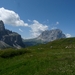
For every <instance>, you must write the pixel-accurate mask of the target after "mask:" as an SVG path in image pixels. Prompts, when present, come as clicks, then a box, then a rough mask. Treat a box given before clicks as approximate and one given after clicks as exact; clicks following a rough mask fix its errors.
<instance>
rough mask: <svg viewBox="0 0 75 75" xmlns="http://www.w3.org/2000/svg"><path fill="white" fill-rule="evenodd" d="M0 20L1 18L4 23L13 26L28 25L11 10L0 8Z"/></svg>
mask: <svg viewBox="0 0 75 75" xmlns="http://www.w3.org/2000/svg"><path fill="white" fill-rule="evenodd" d="M0 20H3V21H4V23H5V24H8V25H14V26H28V24H27V23H25V22H24V21H23V20H21V19H20V17H19V15H18V14H17V13H15V12H14V11H12V10H8V9H5V8H3V7H2V8H0Z"/></svg>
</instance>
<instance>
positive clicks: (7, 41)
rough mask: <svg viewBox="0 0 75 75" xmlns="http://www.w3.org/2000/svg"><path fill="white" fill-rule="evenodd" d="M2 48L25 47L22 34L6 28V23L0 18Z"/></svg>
mask: <svg viewBox="0 0 75 75" xmlns="http://www.w3.org/2000/svg"><path fill="white" fill-rule="evenodd" d="M0 43H1V44H0V48H2V47H4V48H6V47H16V48H21V47H24V46H25V45H24V43H23V42H22V38H21V35H19V34H18V33H16V32H12V31H10V30H7V29H5V26H4V23H3V21H2V20H0Z"/></svg>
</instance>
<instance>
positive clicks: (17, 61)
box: [0, 38, 75, 75]
mask: <svg viewBox="0 0 75 75" xmlns="http://www.w3.org/2000/svg"><path fill="white" fill-rule="evenodd" d="M67 40H69V41H72V40H73V42H72V43H71V44H70V43H67V42H69V41H67ZM63 41H64V42H63ZM66 41H67V42H66ZM61 42H62V43H61ZM54 43H57V44H54ZM61 44H62V46H61V47H59V46H58V45H61ZM74 44H75V43H74V38H72V39H61V40H57V41H54V42H52V43H48V44H46V45H38V46H33V47H29V48H25V49H21V50H11V49H8V50H4V51H2V50H1V51H0V75H75V48H74V47H73V46H71V48H65V46H66V45H67V46H70V45H74ZM50 46H53V48H50ZM63 46H64V47H63ZM2 52H3V53H4V54H3V55H5V54H6V57H2V56H1V54H2ZM20 52H21V53H20ZM7 55H8V56H7Z"/></svg>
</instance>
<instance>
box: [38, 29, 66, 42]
mask: <svg viewBox="0 0 75 75" xmlns="http://www.w3.org/2000/svg"><path fill="white" fill-rule="evenodd" d="M61 38H66V36H65V34H63V32H62V31H61V30H60V29H53V30H50V31H49V30H46V31H44V32H42V34H41V35H40V36H38V37H37V40H42V41H44V42H50V41H54V40H57V39H61Z"/></svg>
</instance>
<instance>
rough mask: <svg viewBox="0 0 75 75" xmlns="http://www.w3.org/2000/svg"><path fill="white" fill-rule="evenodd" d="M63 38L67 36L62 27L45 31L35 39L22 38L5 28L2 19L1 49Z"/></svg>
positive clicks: (0, 31) (0, 23)
mask: <svg viewBox="0 0 75 75" xmlns="http://www.w3.org/2000/svg"><path fill="white" fill-rule="evenodd" d="M61 38H66V36H65V34H63V32H62V31H61V30H60V29H53V30H46V31H43V32H42V33H41V34H40V35H39V36H38V37H37V38H34V39H22V37H21V35H20V34H18V33H16V32H12V31H10V30H8V29H5V26H4V23H3V21H2V20H0V49H1V48H8V47H14V48H17V49H20V48H22V47H27V46H33V45H37V44H43V43H47V42H51V41H54V40H57V39H61Z"/></svg>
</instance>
